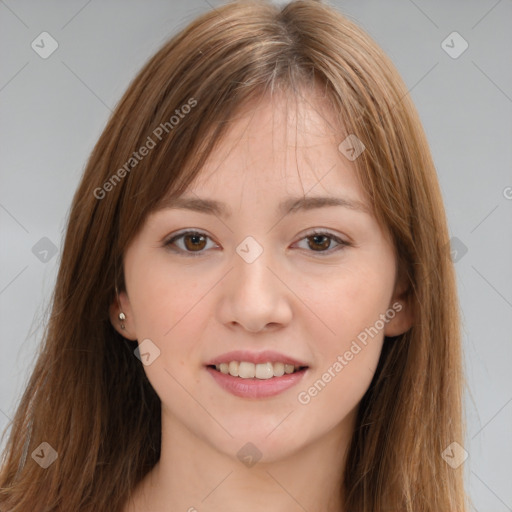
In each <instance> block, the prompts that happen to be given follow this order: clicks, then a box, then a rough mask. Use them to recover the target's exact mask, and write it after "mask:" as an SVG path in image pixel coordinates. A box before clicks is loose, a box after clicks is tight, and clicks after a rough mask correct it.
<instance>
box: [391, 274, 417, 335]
mask: <svg viewBox="0 0 512 512" xmlns="http://www.w3.org/2000/svg"><path fill="white" fill-rule="evenodd" d="M409 291H410V290H409V289H408V286H407V283H406V281H405V278H401V279H400V280H399V282H398V284H397V285H396V286H395V291H394V293H393V297H392V298H391V301H390V303H389V310H391V311H394V312H395V316H394V317H393V318H391V316H390V315H388V317H389V318H390V320H389V321H388V322H387V323H386V326H385V327H384V336H388V337H393V336H399V335H400V334H403V333H404V332H407V331H408V330H409V329H410V328H411V326H412V324H413V320H414V311H413V304H412V301H411V296H410V293H409Z"/></svg>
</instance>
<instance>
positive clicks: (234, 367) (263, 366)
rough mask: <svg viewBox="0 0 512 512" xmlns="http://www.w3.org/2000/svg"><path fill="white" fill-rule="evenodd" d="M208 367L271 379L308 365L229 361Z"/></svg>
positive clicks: (235, 373) (240, 377)
mask: <svg viewBox="0 0 512 512" xmlns="http://www.w3.org/2000/svg"><path fill="white" fill-rule="evenodd" d="M207 368H210V369H211V370H214V371H216V372H218V373H221V374H224V375H230V376H231V377H235V378H238V379H244V380H245V379H256V380H269V379H276V378H279V377H283V376H285V375H292V374H296V373H299V372H304V371H305V370H307V368H308V366H302V365H293V364H287V363H283V362H280V361H276V362H273V361H267V362H266V363H252V362H250V361H229V362H224V363H220V364H210V365H207Z"/></svg>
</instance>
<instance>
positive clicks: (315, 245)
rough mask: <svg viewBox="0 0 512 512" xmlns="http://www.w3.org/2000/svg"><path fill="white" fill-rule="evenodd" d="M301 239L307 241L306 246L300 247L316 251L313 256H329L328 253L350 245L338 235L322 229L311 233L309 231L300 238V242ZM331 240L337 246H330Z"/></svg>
mask: <svg viewBox="0 0 512 512" xmlns="http://www.w3.org/2000/svg"><path fill="white" fill-rule="evenodd" d="M302 240H306V241H307V243H306V246H307V247H302V248H303V249H304V250H306V251H307V252H312V253H316V254H315V256H320V257H322V256H329V255H330V254H332V253H334V252H337V251H338V250H340V249H344V248H345V247H349V246H350V245H351V244H350V243H349V242H346V241H345V240H342V239H341V238H339V237H338V236H336V235H334V234H332V233H329V232H323V231H314V232H313V233H309V234H308V235H306V236H305V237H304V238H303V239H301V242H302ZM333 242H334V243H335V244H337V246H334V247H332V244H333Z"/></svg>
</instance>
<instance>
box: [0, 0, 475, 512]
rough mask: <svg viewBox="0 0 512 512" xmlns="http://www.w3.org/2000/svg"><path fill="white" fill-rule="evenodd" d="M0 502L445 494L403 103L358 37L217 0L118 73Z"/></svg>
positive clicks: (410, 127) (222, 502)
mask: <svg viewBox="0 0 512 512" xmlns="http://www.w3.org/2000/svg"><path fill="white" fill-rule="evenodd" d="M52 307H53V309H52V315H51V318H50V320H49V324H48V327H47V331H46V332H45V337H44V344H43V346H42V349H41V353H40V355H39V359H38V361H37V364H36V367H35V369H34V371H33V374H32V377H31V380H30V382H29V385H28V387H27V389H26V391H25V394H24V396H23V398H22V400H21V403H20V405H19V408H18V410H17V413H16V416H15V418H14V421H13V424H12V426H11V431H10V437H9V439H8V443H7V449H6V452H5V454H4V460H3V464H2V471H1V474H0V487H1V491H0V508H1V509H2V510H9V511H11V512H17V511H21V510H24V511H25V510H45V511H53V510H55V511H57V510H59V511H60V510H66V511H69V510H77V511H98V510H100V511H103V510H105V511H107V510H108V511H123V512H142V511H156V510H158V511H160V510H190V511H192V510H212V511H213V510H220V509H221V508H222V510H240V509H242V508H243V509H244V510H248V511H251V510H261V508H262V507H265V510H287V511H288V510H308V511H317V510H318V511H343V512H349V511H358V512H370V511H371V512H377V511H384V510H393V511H407V512H413V511H414V512H418V511H432V512H433V511H436V512H438V511H441V510H442V511H457V512H459V511H464V510H466V497H465V494H464V488H463V473H462V466H461V465H456V464H449V463H448V462H447V457H446V450H448V451H449V452H450V453H453V446H454V445H453V443H458V444H457V445H455V446H459V445H462V444H463V439H464V431H463V423H462V405H461V404H462V389H463V387H462V382H463V381H462V370H461V347H460V336H459V318H458V304H457V297H456V288H455V280H454V270H453V265H452V262H451V260H450V257H449V242H448V234H447V226H446V217H445V212H444V207H443V204H442V199H441V193H440V190H439V185H438V182H437V177H436V172H435V168H434V165H433V162H432V158H431V155H430V152H429V148H428V144H427V141H426V138H425V135H424V132H423V130H422V127H421V124H420V121H419V118H418V115H417V113H416V111H415V109H414V107H413V105H412V103H411V101H410V99H409V96H408V94H407V89H406V87H405V86H404V84H403V82H402V80H401V79H400V77H399V75H398V73H397V71H396V70H395V68H394V67H393V65H392V64H391V62H390V61H389V59H388V58H387V57H386V56H385V55H384V54H383V52H382V51H381V50H380V49H379V48H378V46H377V45H376V44H375V43H374V42H373V41H372V40H371V39H370V38H369V36H368V35H366V34H365V33H364V32H363V31H362V30H361V29H360V28H358V27H357V26H355V25H354V24H353V23H351V22H349V21H348V20H347V19H345V18H344V17H343V16H342V15H341V14H339V13H338V12H336V11H335V10H333V9H332V8H330V7H328V6H326V5H322V4H321V3H318V2H313V1H296V2H291V3H290V4H288V5H287V6H284V7H282V8H278V7H275V6H273V5H271V4H270V3H267V2H233V3H230V4H226V5H225V6H223V7H220V8H217V9H214V10H212V11H211V12H209V13H206V14H205V15H203V16H201V17H199V18H198V19H196V20H195V21H194V22H192V23H191V24H190V25H189V26H188V27H187V28H186V29H184V30H183V31H182V32H181V33H179V34H178V35H176V36H175V37H174V38H172V39H171V40H170V41H169V42H168V43H167V44H166V45H165V46H164V47H163V48H162V49H161V50H160V51H158V53H157V54H156V55H155V56H154V57H153V58H152V59H151V60H150V61H149V62H148V64H147V65H146V66H145V67H144V68H143V70H142V71H141V72H140V73H139V75H138V76H137V77H136V78H135V80H134V81H133V83H132V84H131V85H130V87H129V88H128V90H127V92H126V93H125V95H124V97H123V98H122V100H121V102H120V103H119V105H118V107H117V108H116V110H115V112H114V114H113V115H112V118H111V119H110V121H109V123H108V125H107V127H106V129H105V131H104V132H103V134H102V136H101V137H100V139H99V141H98V143H97V145H96V147H95V149H94V151H93V153H92V155H91V157H90V160H89V162H88V165H87V168H86V170H85V172H84V176H83V178H82V180H81V183H80V185H79V187H78V190H77V192H76V194H75V197H74V200H73V205H72V209H71V212H70V217H69V222H68V229H67V233H66V239H65V245H64V248H63V252H62V260H61V264H60V269H59V274H58V278H57V283H56V288H55V294H54V297H53V304H52Z"/></svg>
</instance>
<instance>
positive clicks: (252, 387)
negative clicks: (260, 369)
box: [206, 367, 307, 398]
mask: <svg viewBox="0 0 512 512" xmlns="http://www.w3.org/2000/svg"><path fill="white" fill-rule="evenodd" d="M206 369H207V370H208V372H209V373H210V375H211V376H212V377H213V378H214V379H215V381H216V382H217V384H219V386H220V387H221V388H224V389H225V390H226V391H229V392H230V393H231V394H233V395H235V396H239V397H242V398H266V397H269V396H275V395H279V393H283V392H284V391H286V390H287V389H289V388H291V387H292V386H295V385H296V384H297V383H298V382H299V381H300V380H301V379H302V378H303V377H304V374H305V373H306V371H307V368H305V369H303V370H300V371H298V372H294V373H288V374H285V375H283V376H282V377H272V378H271V379H242V378H240V377H233V376H232V375H229V374H225V373H222V372H219V371H217V370H215V369H213V368H210V367H207V368H206Z"/></svg>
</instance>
